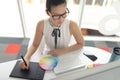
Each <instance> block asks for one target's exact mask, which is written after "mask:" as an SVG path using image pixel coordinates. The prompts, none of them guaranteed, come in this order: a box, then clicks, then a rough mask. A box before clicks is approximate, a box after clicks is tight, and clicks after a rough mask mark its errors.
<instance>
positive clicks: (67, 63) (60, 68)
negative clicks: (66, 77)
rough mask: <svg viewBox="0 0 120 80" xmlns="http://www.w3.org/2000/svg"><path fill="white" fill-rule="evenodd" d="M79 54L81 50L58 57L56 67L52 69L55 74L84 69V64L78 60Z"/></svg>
mask: <svg viewBox="0 0 120 80" xmlns="http://www.w3.org/2000/svg"><path fill="white" fill-rule="evenodd" d="M81 53H82V50H78V51H73V52H70V53H66V54H63V55H60V56H58V65H57V66H56V67H55V68H54V72H55V74H61V73H65V72H68V71H71V70H75V69H78V68H79V69H80V68H85V64H83V62H82V60H81V58H80V56H81Z"/></svg>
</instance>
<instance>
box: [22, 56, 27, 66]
mask: <svg viewBox="0 0 120 80" xmlns="http://www.w3.org/2000/svg"><path fill="white" fill-rule="evenodd" d="M21 58H22V60H23V62H24V64H25V66H27V63H26V61H25V59H24V58H23V56H21Z"/></svg>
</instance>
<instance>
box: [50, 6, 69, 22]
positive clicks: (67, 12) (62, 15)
mask: <svg viewBox="0 0 120 80" xmlns="http://www.w3.org/2000/svg"><path fill="white" fill-rule="evenodd" d="M50 13H51V12H50ZM69 13H70V11H69V9H68V8H66V12H65V13H63V14H60V15H52V18H53V19H54V20H59V19H60V18H61V17H62V18H66V17H67V16H68V14H69ZM51 14H52V13H51ZM64 15H66V16H65V17H64ZM55 16H56V17H58V18H56V19H55V18H54V17H55Z"/></svg>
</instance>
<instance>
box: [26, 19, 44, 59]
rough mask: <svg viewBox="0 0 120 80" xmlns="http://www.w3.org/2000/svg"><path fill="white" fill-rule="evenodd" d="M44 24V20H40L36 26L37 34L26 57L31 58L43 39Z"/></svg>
mask: <svg viewBox="0 0 120 80" xmlns="http://www.w3.org/2000/svg"><path fill="white" fill-rule="evenodd" d="M43 26H44V21H43V20H42V21H40V22H39V23H38V24H37V27H36V32H35V36H34V40H33V43H32V45H31V46H30V48H29V49H28V51H27V53H26V55H25V57H24V58H25V59H28V60H29V59H30V57H31V56H32V55H33V53H34V52H35V51H36V50H37V48H38V46H39V44H40V42H41V40H42V36H43Z"/></svg>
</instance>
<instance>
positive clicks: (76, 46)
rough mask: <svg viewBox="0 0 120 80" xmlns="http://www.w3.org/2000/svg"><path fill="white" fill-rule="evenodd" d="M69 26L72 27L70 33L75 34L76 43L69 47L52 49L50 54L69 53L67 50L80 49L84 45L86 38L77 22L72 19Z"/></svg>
mask: <svg viewBox="0 0 120 80" xmlns="http://www.w3.org/2000/svg"><path fill="white" fill-rule="evenodd" d="M69 28H70V33H71V34H72V35H73V36H74V38H75V41H76V43H75V44H73V45H71V46H69V47H66V48H61V49H54V50H51V51H50V52H49V54H52V55H59V54H62V53H67V52H71V51H74V50H78V49H80V48H82V47H83V45H84V39H83V35H82V33H81V29H80V28H79V26H78V25H77V23H75V22H73V21H70V25H69Z"/></svg>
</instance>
